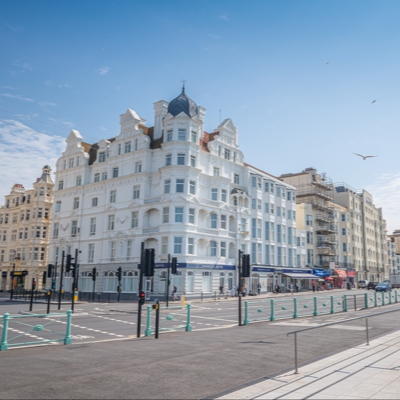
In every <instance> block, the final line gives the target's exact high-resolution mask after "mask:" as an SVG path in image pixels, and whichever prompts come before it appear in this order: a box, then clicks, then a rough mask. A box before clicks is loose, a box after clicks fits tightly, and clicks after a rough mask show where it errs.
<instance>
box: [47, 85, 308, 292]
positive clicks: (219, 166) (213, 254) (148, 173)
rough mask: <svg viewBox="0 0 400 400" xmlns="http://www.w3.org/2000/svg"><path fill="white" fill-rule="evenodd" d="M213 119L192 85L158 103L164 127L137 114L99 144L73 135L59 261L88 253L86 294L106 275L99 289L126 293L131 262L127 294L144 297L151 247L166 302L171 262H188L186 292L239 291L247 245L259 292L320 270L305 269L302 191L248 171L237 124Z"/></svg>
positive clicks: (56, 222) (60, 182) (54, 252)
mask: <svg viewBox="0 0 400 400" xmlns="http://www.w3.org/2000/svg"><path fill="white" fill-rule="evenodd" d="M205 113H206V110H205V109H204V108H203V107H200V106H197V105H196V104H195V103H194V102H193V101H192V100H191V99H189V98H188V97H187V95H186V94H185V90H184V89H183V90H182V93H181V94H180V95H179V96H178V97H177V98H175V99H174V100H172V101H171V102H170V103H168V102H167V101H163V100H162V101H158V102H156V103H154V126H153V127H147V126H146V121H145V120H144V119H142V118H140V117H139V116H138V115H137V114H136V112H135V111H133V110H130V109H128V110H127V112H126V113H125V114H122V115H121V117H120V124H121V132H120V134H119V135H118V136H117V137H115V138H112V139H108V140H105V139H104V140H101V141H99V142H98V143H95V144H88V143H85V142H83V140H82V136H81V135H80V133H79V132H78V131H75V130H72V131H71V132H70V134H69V136H68V138H67V139H66V142H67V147H66V150H65V151H64V152H63V154H62V157H60V159H59V160H58V162H57V167H56V184H55V185H56V186H55V192H54V213H53V223H52V239H51V249H50V255H49V259H50V261H49V262H55V261H57V262H58V265H60V261H61V257H60V256H61V253H62V251H65V254H68V253H71V254H74V250H75V249H78V250H79V251H80V252H81V253H79V260H78V262H79V264H80V282H79V288H80V290H81V291H91V290H92V279H91V271H92V268H93V267H96V268H97V273H98V278H97V281H96V291H98V292H100V291H102V292H115V291H116V290H117V278H116V274H115V272H116V270H117V268H118V267H120V266H121V267H122V270H123V278H122V293H136V292H137V288H138V275H139V269H138V264H139V263H140V249H141V243H142V242H144V244H145V248H154V249H155V254H156V273H155V276H154V277H152V278H145V285H144V287H145V288H146V291H148V292H151V293H153V294H155V295H159V294H163V293H165V287H166V267H167V260H168V254H170V255H171V257H177V259H178V270H179V275H176V276H171V286H172V285H173V284H177V286H178V292H180V293H186V294H191V293H200V292H211V293H213V292H214V291H218V288H219V285H220V283H221V282H224V287H225V289H226V290H227V289H230V288H231V287H232V285H237V270H236V264H237V258H238V250H239V249H240V250H242V251H243V252H244V253H249V254H251V263H252V278H251V279H250V280H249V282H248V283H247V284H248V287H249V290H251V289H252V288H254V287H255V286H256V285H257V283H258V282H260V283H261V285H262V292H265V291H267V290H268V291H270V290H272V286H273V282H274V279H276V280H277V281H279V283H281V282H283V281H284V282H285V283H286V281H285V280H284V279H285V277H286V276H289V275H284V274H291V273H299V272H302V273H310V272H311V270H306V269H304V268H298V267H297V266H296V265H297V264H298V261H297V260H300V257H297V254H296V243H297V242H298V240H297V237H296V211H295V210H296V201H295V194H296V193H295V188H294V187H293V186H290V185H289V184H286V183H284V182H282V181H280V180H279V179H277V178H275V177H273V176H271V175H270V174H268V173H266V172H263V171H261V170H259V169H257V168H254V167H252V166H251V165H249V164H247V163H245V161H244V155H243V153H242V151H241V150H240V148H239V145H238V131H237V128H236V127H235V126H234V125H233V123H232V120H231V119H226V120H224V121H223V122H222V123H221V124H220V125H219V126H218V128H217V129H216V130H215V131H214V132H213V133H207V132H204V117H205ZM58 270H59V268H58ZM281 279H283V281H281ZM299 282H300V281H299ZM307 282H308V281H307ZM64 288H65V290H70V287H69V283H68V281H66V284H65V286H64Z"/></svg>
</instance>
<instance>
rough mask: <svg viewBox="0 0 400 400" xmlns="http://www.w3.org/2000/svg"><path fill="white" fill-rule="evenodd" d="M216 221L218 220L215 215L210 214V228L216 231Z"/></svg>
mask: <svg viewBox="0 0 400 400" xmlns="http://www.w3.org/2000/svg"><path fill="white" fill-rule="evenodd" d="M217 220H218V217H217V214H214V213H212V214H211V228H213V229H217Z"/></svg>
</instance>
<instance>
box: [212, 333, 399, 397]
mask: <svg viewBox="0 0 400 400" xmlns="http://www.w3.org/2000/svg"><path fill="white" fill-rule="evenodd" d="M219 398H220V399H320V400H322V399H399V398H400V331H395V332H392V333H391V334H389V335H384V336H382V337H380V338H378V339H374V340H372V341H371V342H370V344H369V345H366V344H362V345H359V346H355V347H352V348H351V349H348V350H345V351H342V352H340V353H338V354H335V355H333V356H330V357H326V358H324V359H322V360H319V361H316V362H313V363H310V364H308V365H306V366H303V367H302V368H301V369H300V370H299V373H298V374H295V372H294V370H292V371H289V372H287V373H284V374H280V375H278V376H275V377H273V378H267V379H264V380H262V381H261V382H259V383H257V384H254V385H249V386H246V387H245V388H243V389H240V390H237V391H233V392H230V393H228V394H226V395H224V396H221V397H219Z"/></svg>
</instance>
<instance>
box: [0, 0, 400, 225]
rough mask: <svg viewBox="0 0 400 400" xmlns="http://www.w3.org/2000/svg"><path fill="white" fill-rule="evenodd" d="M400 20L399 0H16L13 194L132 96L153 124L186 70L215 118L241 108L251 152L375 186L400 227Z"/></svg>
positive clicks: (276, 170)
mask: <svg viewBox="0 0 400 400" xmlns="http://www.w3.org/2000/svg"><path fill="white" fill-rule="evenodd" d="M399 20H400V2H398V1H390V0H386V1H382V0H379V1H367V0H362V1H358V0H352V1H347V0H346V1H341V0H337V1H319V0H318V1H299V0H296V1H285V0H279V1H278V0H276V1H274V0H270V1H267V0H264V1H246V2H244V1H235V0H228V1H215V0H213V1H200V2H196V3H194V2H189V1H178V0H174V1H170V2H166V1H158V0H155V1H117V0H113V1H96V2H90V1H71V0H70V1H37V0H35V1H31V0H29V1H19V0H3V1H2V2H1V6H0V54H1V57H0V168H1V169H2V170H3V171H4V170H5V168H7V171H8V173H7V174H4V173H3V174H1V175H2V176H1V177H0V196H3V195H5V194H6V193H8V192H9V190H10V188H11V187H12V185H13V184H14V183H17V182H18V183H23V184H24V185H26V186H27V187H30V185H31V183H32V182H33V181H34V179H35V177H36V176H39V175H40V170H41V167H42V166H43V165H44V164H46V163H50V165H54V162H55V160H56V159H57V158H58V157H59V156H60V154H61V151H62V150H63V147H64V144H63V138H65V137H66V136H67V135H68V133H69V131H70V129H72V128H73V129H77V130H79V131H80V132H81V134H82V136H83V138H84V140H85V141H87V142H95V141H98V140H99V139H101V138H109V137H113V136H115V135H117V134H118V132H119V115H120V114H122V113H124V112H125V111H126V109H127V108H132V109H134V110H135V111H136V112H137V113H138V114H139V115H140V116H141V117H142V118H144V119H146V120H147V123H148V125H149V126H152V124H153V103H154V102H156V101H158V100H162V99H163V100H167V101H169V100H171V99H173V98H174V97H176V96H177V95H178V94H179V93H180V90H181V80H182V79H185V80H187V82H186V92H187V94H188V95H189V96H190V97H191V98H192V99H193V100H194V101H196V102H197V104H199V105H201V106H203V107H205V108H206V109H207V114H206V123H205V128H206V130H207V131H209V132H211V131H213V130H214V129H215V128H216V127H217V126H218V124H219V122H220V110H221V116H222V119H224V118H227V117H230V118H232V120H233V122H234V123H235V125H236V126H237V127H238V129H239V143H240V146H241V149H242V150H243V151H244V153H245V157H246V161H247V162H248V163H250V164H252V165H255V166H257V167H258V168H261V169H264V170H265V171H267V172H269V173H272V174H275V175H280V174H283V173H289V172H299V171H301V170H303V169H304V168H307V167H314V168H317V169H318V170H319V171H321V172H326V173H327V175H328V176H330V177H331V178H332V179H333V181H335V182H346V183H348V184H349V185H351V186H353V187H354V188H357V189H362V188H365V189H368V190H369V191H370V192H371V193H372V194H373V196H374V200H375V204H376V205H377V206H382V207H383V209H384V216H385V217H386V218H387V220H388V225H389V229H391V230H393V229H395V228H400V216H398V215H397V202H398V199H399V196H400V166H399V163H398V156H397V143H398V139H397V138H398V135H399V126H400V113H399V109H398V105H399V100H398V93H400V80H399V79H398V73H399V72H398V71H399V70H400V58H399V52H398V49H399V39H400V24H399V23H398V21H399ZM373 100H376V102H375V103H372V101H373ZM27 143H29V145H27ZM353 152H356V153H361V154H365V155H378V156H379V157H377V158H372V159H369V160H367V161H363V160H362V159H361V158H359V157H357V156H355V155H354V154H352V153H353ZM10 164H11V165H13V166H14V167H15V168H12V169H10V168H9V166H10Z"/></svg>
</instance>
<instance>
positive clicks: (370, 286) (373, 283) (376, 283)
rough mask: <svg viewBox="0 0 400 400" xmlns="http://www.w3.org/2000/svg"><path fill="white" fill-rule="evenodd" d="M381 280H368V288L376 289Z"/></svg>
mask: <svg viewBox="0 0 400 400" xmlns="http://www.w3.org/2000/svg"><path fill="white" fill-rule="evenodd" d="M378 283H379V282H368V285H367V289H368V290H369V289H375V288H376V286H377V285H378Z"/></svg>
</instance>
